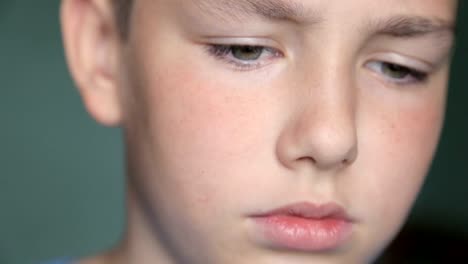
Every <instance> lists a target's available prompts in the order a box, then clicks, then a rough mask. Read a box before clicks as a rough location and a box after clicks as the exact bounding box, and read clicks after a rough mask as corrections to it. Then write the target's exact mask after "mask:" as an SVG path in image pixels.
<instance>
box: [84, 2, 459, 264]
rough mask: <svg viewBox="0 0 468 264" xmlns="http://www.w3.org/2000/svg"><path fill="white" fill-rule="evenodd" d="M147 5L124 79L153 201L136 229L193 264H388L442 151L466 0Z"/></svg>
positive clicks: (125, 49)
mask: <svg viewBox="0 0 468 264" xmlns="http://www.w3.org/2000/svg"><path fill="white" fill-rule="evenodd" d="M133 8H134V9H133V10H132V20H131V24H130V35H129V36H128V40H127V41H126V42H122V43H121V46H120V47H121V48H120V49H119V51H118V52H119V54H120V55H119V56H120V57H119V58H120V59H119V60H118V62H117V63H118V65H119V66H118V69H119V70H118V71H119V72H120V74H119V75H118V76H119V77H118V78H117V79H115V80H114V81H115V89H116V90H118V92H119V97H118V98H119V104H118V109H119V110H118V111H119V112H120V115H119V116H118V117H116V118H115V120H117V121H116V123H120V124H121V125H122V126H123V127H124V130H125V138H126V143H127V150H128V167H129V177H130V178H131V180H130V181H131V183H132V184H131V186H132V187H131V188H132V191H131V192H132V193H137V195H135V196H134V198H135V197H137V198H136V201H138V202H137V203H140V204H144V206H142V207H143V208H145V209H144V210H143V209H142V210H137V209H136V210H132V209H131V210H130V213H131V214H135V215H138V216H133V217H132V216H130V222H129V224H130V225H131V224H132V223H134V222H132V221H133V220H132V219H133V218H137V219H138V218H139V217H140V218H144V219H146V220H149V221H143V223H145V224H142V225H143V226H145V225H146V228H151V229H152V230H153V231H154V233H153V234H154V235H155V237H156V238H155V239H156V240H155V243H156V244H155V246H159V247H160V248H163V249H164V251H165V252H167V253H168V255H169V256H170V257H171V258H173V259H175V260H177V261H180V263H255V264H260V263H364V262H369V261H371V260H372V259H373V258H375V256H376V255H377V254H378V253H379V252H380V251H381V250H382V249H383V248H384V247H385V246H386V245H387V244H388V243H389V241H390V240H391V239H392V238H393V237H394V235H395V234H396V232H397V231H398V230H399V228H400V226H401V224H402V222H403V221H404V219H405V217H406V215H407V213H408V210H409V208H410V207H411V205H412V202H413V200H414V199H415V196H416V194H417V193H418V191H419V189H420V187H421V184H422V182H423V179H424V177H425V175H426V174H427V172H428V168H429V166H430V163H431V160H432V158H433V154H434V151H435V148H436V144H437V142H438V138H439V134H440V131H441V127H442V123H443V115H444V104H445V98H446V84H447V76H448V72H449V57H450V48H451V45H452V38H453V36H452V32H451V30H450V24H451V23H453V21H454V19H455V9H456V1H446V0H433V1H427V0H410V1H400V0H391V1H389V0H377V1H376V0H354V1H325V0H324V1H322V0H313V1H309V0H303V1H301V0H295V1H286V0H261V1H253V0H192V1H187V0H137V1H135V3H134V7H133ZM109 89H111V88H109ZM85 100H87V101H86V102H87V105H88V108H90V111H91V112H95V113H96V112H100V113H106V107H108V106H107V105H106V104H99V103H96V104H95V105H93V103H90V102H89V101H90V100H91V101H92V100H93V99H89V98H88V99H87V98H86V96H85ZM93 107H94V110H93ZM103 115H104V114H103ZM297 203H300V204H301V206H297V207H296V208H294V209H291V208H287V209H286V210H283V211H275V212H271V211H272V210H275V209H277V208H282V207H284V206H289V205H291V204H297ZM304 204H305V206H304ZM135 212H136V213H135ZM135 221H136V220H135ZM314 261H315V262H314Z"/></svg>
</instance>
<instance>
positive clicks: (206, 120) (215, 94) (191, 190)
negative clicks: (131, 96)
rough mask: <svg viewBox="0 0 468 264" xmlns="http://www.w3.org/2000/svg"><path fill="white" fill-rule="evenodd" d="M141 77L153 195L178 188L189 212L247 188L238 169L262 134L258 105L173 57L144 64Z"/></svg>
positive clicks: (209, 205) (223, 200)
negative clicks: (150, 159) (156, 62)
mask: <svg viewBox="0 0 468 264" xmlns="http://www.w3.org/2000/svg"><path fill="white" fill-rule="evenodd" d="M160 65H164V69H162V68H161V66H160ZM142 76H143V77H146V78H145V79H143V77H141V78H140V79H143V80H144V83H142V84H141V87H144V92H143V93H142V97H144V98H141V99H144V100H146V101H147V103H146V104H145V105H147V109H143V110H142V111H144V112H146V113H147V114H148V118H147V120H148V124H147V125H148V128H147V129H146V130H147V131H149V133H148V134H147V135H146V136H145V137H146V139H145V140H144V142H142V144H148V146H147V147H146V149H148V150H149V151H146V152H147V153H148V152H150V153H151V154H148V156H151V157H152V161H151V163H150V164H148V166H146V167H147V169H148V170H152V171H151V172H148V173H147V174H148V175H150V174H151V175H153V176H154V178H153V179H149V180H151V182H153V183H154V185H157V186H159V187H155V188H161V189H160V190H159V191H158V190H156V191H155V193H158V192H159V193H165V194H167V193H170V192H177V193H178V194H179V196H178V199H177V201H175V202H179V203H184V204H181V206H185V207H189V208H193V210H197V209H200V208H207V207H210V208H215V207H217V204H222V203H226V202H229V201H226V199H229V197H231V195H229V194H230V193H235V192H237V191H238V190H236V189H235V188H239V186H246V184H245V183H243V181H245V180H246V179H244V178H245V177H244V178H243V177H242V175H243V173H241V172H240V168H241V167H247V166H248V164H245V160H246V156H248V155H250V154H249V153H253V152H254V151H255V144H256V143H258V140H259V139H261V137H262V130H261V125H259V122H258V120H259V116H258V115H256V113H255V112H256V111H255V109H254V106H258V104H253V103H252V99H249V98H250V97H249V98H247V96H245V91H244V93H243V94H244V96H242V95H241V94H242V93H240V92H239V87H231V86H230V85H229V82H224V83H221V82H220V81H219V80H217V79H216V78H213V77H212V76H210V73H209V72H203V71H201V70H199V69H198V70H197V67H195V66H193V65H190V64H187V63H186V62H179V61H178V60H174V59H171V61H170V62H168V63H158V65H148V66H146V67H144V68H143V69H142ZM263 134H264V131H263ZM254 142H255V143H254ZM156 178H157V181H158V183H156ZM233 203H234V202H233ZM218 207H219V206H218ZM197 213H198V214H201V211H200V210H199V211H198V212H197Z"/></svg>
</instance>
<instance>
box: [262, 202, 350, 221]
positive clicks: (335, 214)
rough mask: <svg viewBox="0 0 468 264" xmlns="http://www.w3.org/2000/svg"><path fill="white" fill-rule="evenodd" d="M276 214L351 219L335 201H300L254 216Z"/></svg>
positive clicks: (311, 217)
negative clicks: (320, 202)
mask: <svg viewBox="0 0 468 264" xmlns="http://www.w3.org/2000/svg"><path fill="white" fill-rule="evenodd" d="M274 215H291V216H297V217H302V218H310V219H323V218H334V219H343V220H347V221H350V220H351V219H350V217H349V216H348V214H347V213H346V211H345V209H344V208H343V207H341V206H340V205H338V204H337V203H334V202H330V203H324V204H315V203H311V202H299V203H294V204H289V205H286V206H282V207H279V208H276V209H273V210H270V211H267V212H265V213H261V214H257V215H254V217H268V216H274Z"/></svg>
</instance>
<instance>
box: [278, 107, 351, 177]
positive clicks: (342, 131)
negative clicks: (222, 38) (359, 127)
mask: <svg viewBox="0 0 468 264" xmlns="http://www.w3.org/2000/svg"><path fill="white" fill-rule="evenodd" d="M347 116H348V115H341V117H337V116H336V115H334V117H332V116H329V115H322V118H319V119H318V118H317V116H316V115H315V117H314V116H311V115H303V116H302V119H301V120H297V121H295V122H293V123H294V124H293V125H291V126H290V127H289V129H286V131H284V133H283V135H282V138H280V141H279V145H278V152H279V154H278V155H279V158H280V160H281V162H282V163H283V164H285V165H286V166H287V167H289V168H294V167H296V166H302V165H303V164H310V165H313V166H314V167H316V168H317V169H321V170H330V169H334V168H342V167H345V166H349V165H351V164H352V163H353V162H354V161H355V160H356V158H357V155H358V147H357V146H358V144H357V135H356V129H355V124H354V120H353V118H348V117H347ZM323 117H325V118H323Z"/></svg>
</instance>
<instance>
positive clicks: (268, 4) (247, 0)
mask: <svg viewBox="0 0 468 264" xmlns="http://www.w3.org/2000/svg"><path fill="white" fill-rule="evenodd" d="M196 2H197V6H198V7H199V8H200V9H201V10H202V11H203V12H205V13H208V14H210V15H214V16H216V17H218V18H221V19H225V18H227V17H229V18H234V19H242V18H245V17H252V16H259V17H262V18H264V19H267V20H272V21H289V22H294V23H301V24H302V23H307V22H309V23H313V22H317V21H316V19H315V18H314V16H312V12H311V10H308V9H307V8H306V7H305V6H304V5H303V4H302V3H300V2H297V1H293V0H199V1H196Z"/></svg>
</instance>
